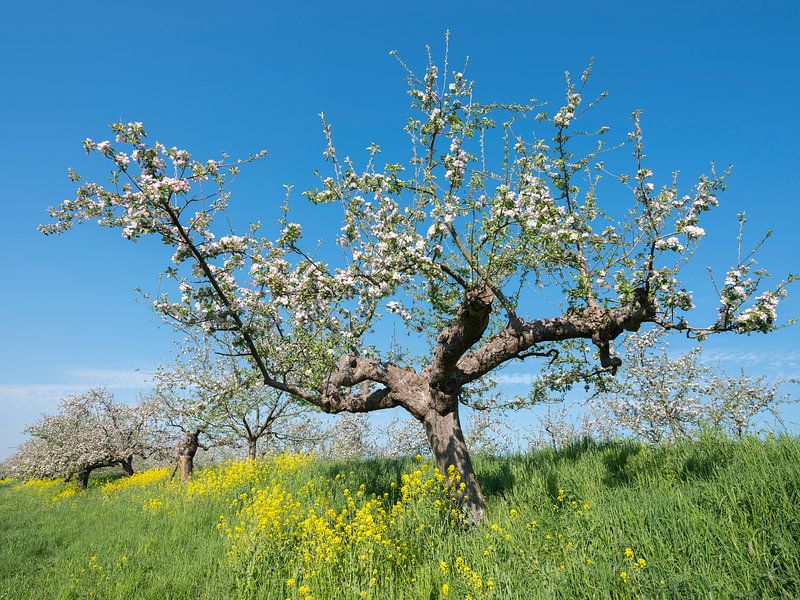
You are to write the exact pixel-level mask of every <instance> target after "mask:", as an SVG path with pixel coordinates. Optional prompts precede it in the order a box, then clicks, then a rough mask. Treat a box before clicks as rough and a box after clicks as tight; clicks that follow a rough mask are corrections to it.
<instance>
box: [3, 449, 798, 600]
mask: <svg viewBox="0 0 800 600" xmlns="http://www.w3.org/2000/svg"><path fill="white" fill-rule="evenodd" d="M476 463H477V465H476V466H477V470H478V475H479V479H480V480H481V482H482V483H483V488H484V491H485V493H486V495H487V501H488V512H487V518H486V522H485V523H484V524H483V525H482V526H480V527H474V526H466V525H465V524H463V523H461V521H460V518H459V513H458V512H457V511H455V512H453V510H452V507H451V506H449V503H450V501H449V496H448V495H447V494H446V493H445V492H444V491H443V489H442V488H443V484H444V483H446V482H443V481H441V479H442V478H441V477H437V476H436V475H435V473H434V470H433V468H432V466H431V465H430V463H429V462H428V461H427V460H424V459H418V458H409V459H407V460H403V461H389V460H387V461H376V462H347V463H329V462H319V461H315V460H313V459H309V458H308V457H303V456H279V457H272V458H268V459H264V460H260V461H257V462H255V463H252V462H242V463H233V464H228V465H224V466H220V467H214V468H208V469H205V470H203V471H200V472H199V473H197V474H196V476H195V477H194V479H193V481H192V482H190V483H189V484H182V483H179V482H170V481H169V479H168V476H167V473H166V471H165V470H153V471H149V472H145V473H142V474H138V475H136V476H134V478H131V479H124V480H113V481H107V482H105V483H103V482H100V483H98V484H96V485H94V486H93V487H91V488H90V489H89V490H87V491H86V492H84V493H74V489H72V488H71V487H69V486H67V487H65V486H64V485H63V484H61V483H49V482H32V483H29V484H27V485H23V484H21V483H19V482H15V481H9V480H6V481H4V482H3V483H1V484H0V598H2V599H9V600H11V599H14V600H16V599H22V598H43V599H45V598H46V599H53V598H137V599H138V598H153V599H156V598H158V599H163V598H185V599H190V598H192V599H194V598H209V599H210V598H214V599H218V598H240V597H241V598H268V599H273V598H274V599H284V598H291V599H292V600H295V599H300V600H308V599H312V600H323V599H328V598H336V599H337V600H348V599H349V598H375V599H378V598H381V599H383V598H424V599H434V598H459V599H465V598H471V599H473V600H477V599H479V598H497V599H500V598H503V599H504V598H519V599H525V600H528V599H531V598H609V597H616V598H635V597H641V598H798V597H800V509H799V506H800V439H798V438H796V437H780V438H772V439H767V440H758V439H745V440H742V441H737V442H733V441H729V440H725V439H719V438H714V437H709V438H705V439H703V440H701V441H698V442H693V443H687V444H683V445H679V446H665V447H658V448H651V447H647V446H643V445H638V444H634V443H627V442H619V443H613V444H606V445H600V446H598V445H594V444H592V443H584V444H581V445H577V446H574V447H571V448H567V449H564V450H561V451H537V452H533V453H531V454H526V455H521V456H513V457H504V458H492V457H478V458H477V460H476ZM451 479H452V480H453V483H455V485H457V475H455V474H454V475H452V476H451Z"/></svg>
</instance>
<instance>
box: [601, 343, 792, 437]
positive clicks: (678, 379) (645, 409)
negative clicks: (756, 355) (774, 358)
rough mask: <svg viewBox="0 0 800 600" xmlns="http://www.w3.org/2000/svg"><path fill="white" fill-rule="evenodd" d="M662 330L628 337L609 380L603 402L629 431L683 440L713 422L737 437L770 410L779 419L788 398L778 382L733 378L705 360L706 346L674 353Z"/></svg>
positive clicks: (750, 430) (753, 378)
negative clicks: (622, 359) (620, 361)
mask: <svg viewBox="0 0 800 600" xmlns="http://www.w3.org/2000/svg"><path fill="white" fill-rule="evenodd" d="M662 336H663V332H659V331H650V332H647V333H645V334H638V335H633V336H630V337H628V338H627V339H626V340H625V344H624V345H625V358H626V360H625V363H624V365H623V369H622V372H621V373H620V376H619V377H617V378H615V379H614V380H613V381H609V382H608V389H607V390H606V391H605V392H604V393H603V394H602V395H600V397H599V400H600V402H599V407H600V408H601V409H602V410H604V411H605V412H606V413H607V414H609V415H610V417H611V418H612V420H613V421H614V422H616V424H617V425H618V426H621V427H622V428H623V429H624V430H627V431H628V432H632V433H634V434H635V435H637V436H638V437H641V438H643V439H645V440H647V441H649V442H653V443H659V442H663V441H667V440H670V441H678V440H682V439H687V438H689V437H691V436H693V435H695V434H696V433H697V432H698V431H699V430H700V429H701V428H702V427H704V426H712V427H715V428H717V429H718V430H720V431H724V432H726V433H728V434H730V435H733V436H735V437H743V436H744V435H746V434H747V433H751V432H752V431H753V428H754V426H755V424H756V423H757V422H758V420H759V419H761V420H763V418H764V417H766V416H767V415H771V416H772V417H773V418H775V419H777V420H778V421H780V419H779V416H778V408H779V406H780V405H781V404H783V403H785V402H788V401H789V396H788V395H787V394H782V393H781V392H780V388H779V383H775V384H769V383H767V381H766V379H765V378H764V377H749V376H747V375H746V374H745V373H744V372H743V371H742V372H741V373H740V374H739V376H738V377H731V376H730V375H728V374H727V373H725V372H724V371H722V370H721V369H719V368H712V367H711V366H709V365H707V364H705V363H704V362H703V361H702V349H701V348H700V347H695V348H693V349H691V350H690V351H689V352H687V353H684V354H679V355H677V356H671V355H670V353H669V347H668V345H667V344H666V343H665V342H664V341H663V339H662Z"/></svg>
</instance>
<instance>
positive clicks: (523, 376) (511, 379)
mask: <svg viewBox="0 0 800 600" xmlns="http://www.w3.org/2000/svg"><path fill="white" fill-rule="evenodd" d="M537 376H538V374H537V373H500V374H499V375H497V376H496V377H495V378H494V379H495V381H497V383H498V384H500V385H530V384H531V383H533V382H534V381H535V380H536V378H537Z"/></svg>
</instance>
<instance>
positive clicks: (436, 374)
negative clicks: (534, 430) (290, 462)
mask: <svg viewBox="0 0 800 600" xmlns="http://www.w3.org/2000/svg"><path fill="white" fill-rule="evenodd" d="M401 64H403V66H404V67H405V64H404V63H402V62H401ZM405 68H406V69H407V73H408V77H407V80H408V84H409V90H408V93H409V95H410V98H411V103H412V109H413V111H414V112H413V114H412V115H411V116H410V117H409V118H408V119H407V120H406V121H405V123H406V125H405V131H406V132H407V134H408V136H409V137H410V140H411V155H410V157H409V158H408V160H406V161H405V162H402V163H401V162H386V163H384V164H382V165H381V164H380V163H379V155H380V152H381V150H380V148H379V147H378V146H377V145H375V144H372V145H371V146H370V147H369V149H368V150H369V158H368V160H367V161H366V164H365V166H363V167H359V166H357V165H356V162H355V160H352V159H351V158H349V157H346V156H342V155H340V154H339V152H338V151H337V149H336V147H335V146H334V143H333V141H332V130H331V127H330V126H329V125H328V124H327V122H326V121H325V119H324V116H323V128H324V133H325V136H326V139H327V145H326V148H325V151H324V157H325V160H326V162H327V164H328V167H329V171H328V174H324V175H323V176H321V177H320V183H319V185H318V186H317V187H315V188H313V189H309V190H308V191H306V192H305V196H306V198H307V200H308V201H309V202H310V203H311V204H312V205H313V209H314V210H315V211H316V212H317V214H319V215H320V218H321V219H325V220H326V221H330V223H331V228H330V232H331V237H335V242H336V244H337V245H338V248H337V249H336V250H335V251H330V250H326V248H327V247H326V246H325V245H324V242H323V244H322V245H319V244H317V243H316V242H314V241H312V242H311V243H310V244H309V243H306V242H305V240H304V239H303V228H302V226H301V224H299V223H297V222H293V221H292V220H290V213H289V205H290V195H289V194H288V193H287V197H286V202H285V204H284V210H283V212H282V214H281V215H280V216H279V229H280V231H279V232H277V233H276V235H274V236H272V237H270V235H268V234H265V233H260V231H261V228H260V226H259V225H258V224H254V225H253V226H251V227H250V228H249V229H247V230H244V231H238V232H236V231H232V230H231V225H230V223H231V222H232V221H229V220H228V219H226V212H227V209H228V207H229V203H230V199H231V196H230V193H229V184H230V182H231V180H232V179H233V178H234V177H235V176H236V175H237V174H238V173H239V169H240V167H241V166H242V165H243V164H244V163H246V162H248V161H233V162H232V161H229V160H228V159H227V158H226V157H224V156H223V157H222V159H220V160H213V159H212V160H196V159H194V158H192V156H191V155H190V154H189V152H188V151H186V150H183V149H179V148H177V147H169V146H166V145H164V144H161V143H159V142H150V141H148V137H147V135H146V133H145V129H144V127H143V126H142V124H141V123H116V124H113V125H112V126H111V128H112V130H113V133H114V136H115V138H114V141H101V142H96V141H93V140H91V139H87V140H85V141H84V143H83V145H84V148H85V150H86V152H87V153H93V154H96V155H99V156H100V157H102V158H105V159H107V160H108V161H109V162H110V163H111V165H112V173H111V183H110V184H106V183H94V182H82V181H80V176H79V175H78V174H77V173H75V172H73V171H71V172H70V175H71V177H72V179H73V180H74V181H76V182H78V185H79V187H78V191H77V196H76V197H75V199H74V200H68V201H65V202H63V203H62V204H61V205H60V206H58V207H55V208H52V209H51V210H50V214H51V216H52V218H53V219H54V221H53V222H52V223H51V224H49V225H44V226H42V227H41V230H42V231H43V232H44V233H46V234H56V233H62V232H64V231H66V230H68V229H70V228H71V227H72V226H73V225H75V224H77V223H80V222H83V221H88V220H96V221H97V222H98V223H99V224H100V225H102V226H106V227H114V228H118V229H119V230H120V231H121V232H122V235H123V236H124V237H125V238H127V239H130V240H136V239H138V238H141V237H144V236H155V237H156V238H157V239H160V240H161V241H162V242H163V243H165V244H167V245H168V246H171V247H172V248H173V249H174V254H173V256H172V263H173V264H172V265H170V266H168V267H167V268H166V270H165V274H166V275H167V276H168V277H171V278H173V279H174V280H175V281H176V288H177V289H176V295H171V294H164V295H162V296H160V297H159V298H158V299H156V301H155V303H154V305H155V308H156V310H157V311H159V312H160V313H161V314H162V315H163V316H164V318H165V319H166V320H169V321H171V322H172V323H174V324H175V325H176V326H178V327H179V328H181V329H184V330H202V331H203V332H207V333H208V334H209V335H211V336H214V335H215V334H217V333H223V334H225V335H229V334H234V335H235V336H236V339H237V352H238V354H240V355H241V356H242V357H243V358H245V359H246V360H248V361H249V363H250V365H251V366H252V368H253V369H254V370H256V371H257V372H258V374H259V376H260V378H261V380H262V382H263V384H264V385H266V386H268V387H271V388H273V389H275V390H278V391H280V392H283V393H285V394H288V395H291V396H292V397H294V398H295V399H299V400H302V401H305V402H307V403H309V404H312V405H314V406H317V407H318V408H320V409H322V410H323V411H327V412H331V413H338V412H351V413H362V412H368V411H375V410H381V409H388V408H393V407H402V408H403V409H405V410H407V411H408V412H409V413H410V414H411V415H412V416H413V417H414V418H415V419H416V420H417V421H419V422H420V423H421V424H422V426H423V427H424V430H425V432H426V436H427V439H428V442H429V444H430V446H431V450H432V453H433V456H434V457H435V460H436V462H437V464H438V467H439V469H441V470H442V471H445V470H446V469H447V468H448V466H450V465H453V466H454V467H455V468H456V469H457V470H458V472H459V473H460V474H461V476H462V478H463V481H464V483H465V484H466V489H465V491H464V506H465V509H466V510H467V511H468V512H469V513H470V514H471V515H472V517H473V518H474V519H475V520H476V521H479V520H480V519H481V518H482V514H483V510H484V498H483V495H482V492H481V488H480V486H479V484H478V481H477V479H476V477H475V473H474V471H473V466H472V463H471V460H470V456H469V452H468V449H467V445H466V443H465V441H464V435H463V432H462V428H461V423H460V419H459V404H460V402H461V401H462V399H463V398H464V394H465V393H467V392H468V391H469V390H470V388H471V386H474V385H480V384H481V381H482V380H483V379H484V378H486V377H487V376H489V375H490V374H491V373H493V372H494V371H496V370H497V369H499V368H501V367H503V365H505V364H506V363H508V362H509V361H512V360H515V359H518V360H527V359H530V358H534V357H546V358H547V359H548V361H547V364H548V366H549V368H548V369H546V370H545V372H544V373H543V375H542V377H541V379H540V385H537V386H535V393H534V394H533V396H534V398H535V397H538V396H537V395H538V393H539V390H543V389H546V388H549V387H555V388H557V389H561V390H563V389H565V388H567V387H569V386H570V385H572V384H573V383H575V382H578V381H591V380H594V379H597V378H598V377H602V376H603V375H604V374H611V373H614V372H615V371H616V369H617V368H618V367H619V366H620V364H621V360H620V358H619V357H618V356H616V355H615V353H614V350H613V345H612V344H613V342H614V340H616V339H617V338H618V337H619V336H621V335H624V334H625V333H626V332H629V331H636V330H637V329H639V328H640V327H641V325H642V324H645V323H653V324H656V325H657V326H659V327H661V328H663V329H666V330H677V331H681V332H684V333H688V334H689V335H692V336H698V337H700V336H706V335H709V334H713V333H721V332H727V331H731V332H737V333H749V332H753V331H762V332H768V331H770V330H772V329H773V328H774V327H775V324H776V318H777V317H776V305H777V303H778V301H779V299H780V298H781V297H782V296H783V295H784V294H785V289H784V288H785V284H786V281H784V282H781V283H779V284H777V285H776V286H773V287H772V289H769V290H767V291H763V292H760V293H759V292H758V291H757V283H758V281H759V277H758V276H756V277H755V278H751V277H750V276H749V273H751V271H752V270H753V262H752V260H751V259H749V258H748V259H745V260H742V261H739V262H738V264H736V265H735V266H734V267H732V268H731V270H730V271H729V273H728V275H727V278H726V280H725V283H724V285H723V286H722V287H721V288H720V289H719V293H720V300H721V305H720V311H719V318H718V319H717V320H716V321H715V322H713V323H710V324H708V325H706V326H702V327H701V326H697V325H694V324H689V323H688V322H687V318H686V315H687V313H688V312H689V311H690V310H691V309H692V308H693V303H692V294H691V293H690V292H689V291H688V290H687V289H686V288H685V286H684V285H682V283H681V281H680V274H681V270H682V268H683V267H684V265H685V264H686V262H687V261H688V260H689V259H690V258H691V256H692V253H693V251H694V249H695V248H696V247H697V245H698V243H699V242H700V240H701V239H702V238H703V235H704V233H705V231H704V229H703V227H702V226H701V223H702V219H703V218H704V216H705V214H706V213H707V212H708V211H709V210H711V209H712V208H713V207H715V206H716V205H717V195H718V193H719V192H721V191H722V190H723V189H724V186H725V183H724V182H725V176H724V174H723V175H717V174H715V173H714V170H713V168H712V170H711V174H710V175H709V176H703V177H701V178H700V179H699V181H698V182H697V184H696V185H695V186H694V187H693V188H692V189H691V191H689V192H686V193H682V192H680V191H679V188H678V183H677V181H676V179H675V178H674V177H669V178H668V179H666V180H665V181H664V182H663V183H657V180H656V179H655V176H654V174H653V172H652V171H651V170H650V168H648V166H647V163H646V161H645V154H644V146H643V136H642V130H641V128H640V125H639V114H638V113H634V118H633V130H632V132H631V133H630V134H629V138H628V140H629V144H630V146H631V148H632V152H633V164H632V172H631V173H630V174H627V175H617V176H615V178H616V179H617V180H618V181H619V183H620V184H621V185H620V186H619V191H621V192H624V193H625V196H627V198H628V201H627V206H626V208H625V209H624V210H619V207H620V205H621V203H622V202H623V200H624V197H625V196H623V198H622V199H621V198H620V196H619V194H616V197H613V196H611V198H610V199H609V200H605V201H602V202H601V196H603V195H604V194H605V195H610V194H612V193H613V190H611V191H609V190H608V189H606V187H610V186H605V184H603V186H601V176H602V175H605V174H607V173H608V171H609V167H607V166H606V164H605V163H604V157H605V156H606V154H605V152H606V150H608V147H607V145H606V143H605V141H604V140H605V139H606V137H607V132H608V131H609V129H608V128H607V127H603V128H600V129H599V130H595V131H591V132H589V131H581V130H579V129H577V123H578V121H579V118H580V116H581V113H582V111H583V110H584V109H583V107H584V106H585V105H586V104H588V107H587V108H590V107H592V106H593V105H594V104H595V103H596V101H595V102H588V103H586V102H584V88H585V84H586V82H587V79H588V76H589V70H588V69H587V70H586V72H584V73H583V75H582V77H581V78H580V81H579V82H577V83H573V81H572V80H571V79H570V78H569V77H568V78H567V89H566V98H565V101H564V103H563V105H562V106H561V107H560V108H558V109H557V110H555V111H554V112H551V113H548V112H538V113H537V112H536V111H537V110H540V108H541V107H540V106H537V105H535V104H533V103H532V104H506V105H501V104H496V103H488V104H486V103H481V102H480V101H479V100H478V98H477V96H476V95H475V93H474V92H475V90H474V87H473V84H472V82H470V81H469V80H468V79H467V78H466V77H465V75H464V74H463V72H462V71H451V70H450V68H449V67H448V64H447V60H445V63H444V66H443V68H442V69H440V68H438V67H437V66H436V65H434V64H433V62H429V64H428V66H427V67H426V69H425V72H424V74H423V75H422V76H420V77H418V76H416V75H415V74H414V73H413V72H412V71H411V69H409V68H408V67H405ZM601 97H602V95H601ZM528 116H530V117H533V118H532V119H531V120H530V121H525V120H524V118H525V117H528ZM526 122H527V123H528V124H529V126H528V127H523V126H522V125H520V123H526ZM531 128H533V129H538V131H540V132H542V133H539V134H535V133H534V134H531V135H528V134H526V133H523V131H524V130H525V129H528V130H530V129H531ZM493 130H497V131H498V133H499V134H498V135H497V136H493V135H492V132H493ZM544 132H547V133H544ZM543 136H544V137H543ZM261 156H263V153H258V154H256V155H253V156H251V157H250V159H248V160H254V159H257V158H260V157H261ZM604 186H605V187H604ZM337 208H338V212H337V210H336V209H337ZM334 219H338V221H339V222H338V223H337V224H336V225H335V226H334V225H333V220H334ZM326 241H327V242H330V241H331V240H330V239H329V240H326ZM537 288H540V289H543V290H545V291H544V292H536V291H535V290H536V289H537ZM543 294H544V296H543ZM545 296H546V297H547V299H548V304H549V305H550V306H553V305H555V306H557V305H559V304H560V305H561V308H560V309H557V310H554V309H552V308H551V309H547V310H545V308H544V305H543V304H542V303H541V302H540V300H542V299H543V298H544V297H545ZM542 313H551V314H542ZM529 315H531V316H529ZM386 319H391V320H394V321H395V323H397V322H398V320H399V322H401V323H402V324H404V326H405V327H407V330H408V331H409V332H410V333H411V334H413V335H415V336H417V337H420V338H423V339H425V340H427V341H428V342H429V350H428V351H427V352H426V353H423V355H422V356H417V358H416V359H413V358H408V359H407V360H406V359H404V358H403V359H401V358H399V357H400V356H409V355H402V354H398V353H396V352H395V351H394V350H393V349H392V348H391V347H390V346H389V345H388V344H386V343H385V336H382V335H378V334H377V329H376V328H377V326H378V323H380V322H382V321H384V320H386ZM381 331H384V332H385V329H382V330H381ZM417 354H419V353H417Z"/></svg>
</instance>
